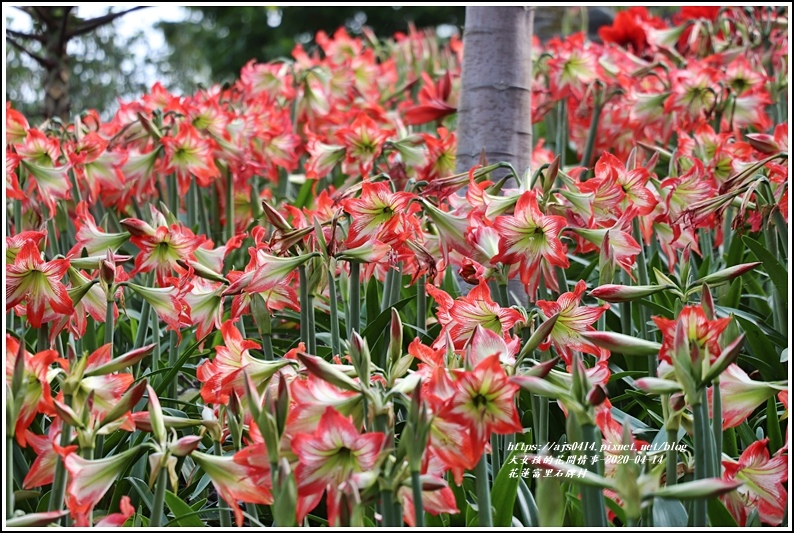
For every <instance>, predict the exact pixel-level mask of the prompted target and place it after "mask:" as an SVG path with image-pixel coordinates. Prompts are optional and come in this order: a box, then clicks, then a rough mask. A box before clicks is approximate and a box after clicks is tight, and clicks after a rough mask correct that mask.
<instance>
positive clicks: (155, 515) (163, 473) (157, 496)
mask: <svg viewBox="0 0 794 533" xmlns="http://www.w3.org/2000/svg"><path fill="white" fill-rule="evenodd" d="M167 485H168V471H167V470H166V469H165V468H161V469H160V473H159V474H157V483H156V485H155V488H154V499H153V500H152V516H151V518H150V519H149V527H160V526H162V523H163V508H164V504H165V488H166V486H167ZM219 501H220V500H219Z"/></svg>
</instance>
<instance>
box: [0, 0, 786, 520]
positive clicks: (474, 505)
mask: <svg viewBox="0 0 794 533" xmlns="http://www.w3.org/2000/svg"><path fill="white" fill-rule="evenodd" d="M539 9H542V8H539ZM600 37H601V40H602V41H603V42H602V43H594V42H590V41H588V40H587V39H586V37H585V36H584V35H583V34H574V35H570V36H567V37H554V38H552V39H551V40H549V41H548V42H546V43H543V44H541V43H540V41H538V40H537V39H535V40H534V41H533V42H532V50H533V54H532V55H533V61H534V63H533V74H534V76H533V80H532V87H531V100H532V101H531V103H532V122H533V124H532V125H531V129H532V130H533V137H534V141H533V142H532V146H527V147H526V149H527V150H531V158H530V159H531V166H530V168H529V169H523V168H513V167H512V166H511V165H510V164H509V163H506V162H500V161H487V160H486V158H485V157H483V158H482V160H481V161H480V164H478V165H477V166H475V167H473V168H470V169H468V168H467V169H456V166H455V154H456V145H457V137H456V126H457V118H458V117H457V105H458V101H459V93H460V86H461V84H460V80H461V76H462V73H461V64H462V57H463V54H465V47H464V43H463V41H462V40H460V39H457V38H455V37H453V38H452V39H451V40H450V41H449V42H443V43H442V42H440V41H439V40H438V39H437V38H436V37H435V35H434V34H431V33H426V32H419V31H414V30H412V31H410V32H409V33H407V34H397V35H395V36H393V37H391V38H388V39H386V40H379V39H378V38H377V37H376V36H374V35H372V34H371V33H368V32H366V31H365V33H364V35H363V36H361V37H351V36H349V35H348V34H347V33H346V32H345V31H344V30H339V31H337V32H336V33H334V34H333V35H332V36H329V35H326V34H324V33H320V34H318V35H317V37H316V42H317V44H318V49H317V50H316V51H314V50H304V48H303V47H301V46H300V45H297V46H296V48H295V50H294V52H293V55H292V58H290V59H288V60H287V59H283V60H279V61H273V62H270V63H256V62H254V61H252V62H250V63H249V64H247V65H246V66H245V67H244V68H243V69H242V71H241V73H240V77H239V79H238V80H236V81H235V82H234V83H231V84H226V85H224V86H213V87H210V88H202V89H200V90H197V91H196V92H195V93H194V94H190V95H183V96H177V95H174V94H172V93H170V92H169V91H168V90H167V89H166V88H165V87H163V86H162V85H161V84H159V83H158V84H155V85H154V86H153V87H152V89H151V91H150V92H149V93H148V94H146V95H144V96H142V97H141V98H140V99H138V100H134V101H129V102H122V103H121V104H120V109H119V111H118V112H117V113H116V114H115V115H114V116H112V118H110V119H109V120H107V121H104V120H102V119H100V114H99V113H98V112H97V111H94V110H91V111H86V112H83V113H80V114H79V115H75V116H74V117H73V119H72V120H70V121H68V122H62V121H59V120H50V121H48V122H46V123H43V124H31V123H30V122H29V121H28V119H27V118H26V117H25V116H23V115H22V114H21V113H19V112H18V111H17V110H15V108H14V102H9V103H7V105H6V151H5V155H6V189H5V191H6V197H7V201H6V214H7V220H8V226H7V228H6V232H7V233H6V267H5V273H6V276H5V279H6V337H5V346H6V358H5V360H6V388H5V405H6V412H5V416H6V418H5V420H6V425H5V429H6V433H5V436H6V442H5V460H6V462H5V469H4V472H5V478H4V481H5V486H4V489H5V494H6V498H5V508H6V512H5V520H6V522H5V524H6V525H7V526H43V525H47V524H53V523H60V524H61V525H64V526H77V527H87V526H122V525H125V526H132V527H140V526H149V527H158V526H180V527H191V528H199V527H217V526H221V527H231V526H232V525H233V524H234V525H237V526H253V527H262V526H272V525H275V526H279V527H288V526H296V525H305V526H353V527H366V526H385V527H390V526H391V527H395V526H401V525H409V526H435V527H450V526H458V527H460V526H501V527H509V526H524V527H539V526H543V527H555V526H575V527H582V526H586V527H606V526H609V525H613V526H620V527H635V526H654V527H666V528H672V527H684V526H707V525H710V526H717V527H736V526H742V527H744V526H761V525H768V526H780V525H787V524H788V522H789V517H788V513H787V507H788V493H787V487H788V471H789V462H788V461H789V459H788V441H789V434H788V420H787V419H788V376H789V361H788V346H789V340H788V324H789V317H788V314H789V307H788V306H789V301H788V298H789V289H788V283H789V281H788V245H789V236H788V201H789V200H788V180H789V170H788V169H789V163H788V129H789V128H788V105H789V100H788V99H787V94H788V90H789V86H788V77H789V72H788V60H789V58H788V46H789V43H788V39H789V35H788V18H787V17H786V16H783V15H781V14H780V13H778V12H777V11H776V10H774V9H770V8H760V7H759V8H742V7H729V8H722V9H719V8H717V7H713V8H710V7H700V8H698V7H684V8H681V9H680V10H679V11H678V12H677V13H676V14H675V15H673V17H672V19H671V20H662V19H660V18H657V17H654V16H652V15H650V14H649V13H648V12H647V11H646V10H645V8H640V7H635V8H630V9H628V10H625V11H620V12H619V13H618V14H617V18H616V20H615V22H614V24H613V25H612V26H609V27H604V28H602V29H601V31H600ZM525 127H526V128H527V129H529V128H530V125H526V126H525Z"/></svg>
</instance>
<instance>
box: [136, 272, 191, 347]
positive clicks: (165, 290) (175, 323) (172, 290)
mask: <svg viewBox="0 0 794 533" xmlns="http://www.w3.org/2000/svg"><path fill="white" fill-rule="evenodd" d="M166 279H167V280H173V283H172V284H171V285H170V286H168V287H144V286H143V285H138V284H135V283H128V284H127V286H128V287H129V288H130V289H132V290H133V291H135V292H136V293H138V295H139V296H140V297H141V298H143V299H144V300H146V301H147V302H149V305H150V306H151V307H152V309H153V310H154V312H155V313H157V316H158V317H160V319H161V320H163V322H165V323H166V324H167V325H168V327H169V329H171V330H173V331H175V332H176V334H177V336H178V337H179V338H180V339H181V338H182V334H181V330H182V328H183V327H186V326H190V325H191V320H190V306H188V304H187V303H186V302H185V294H186V292H187V291H188V290H190V287H191V285H190V283H186V282H187V280H186V279H182V280H176V279H175V278H166ZM179 283H184V284H183V285H181V286H179Z"/></svg>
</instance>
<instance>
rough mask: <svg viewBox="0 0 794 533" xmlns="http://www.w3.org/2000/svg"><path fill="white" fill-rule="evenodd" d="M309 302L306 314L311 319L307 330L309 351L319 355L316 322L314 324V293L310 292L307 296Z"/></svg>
mask: <svg viewBox="0 0 794 533" xmlns="http://www.w3.org/2000/svg"><path fill="white" fill-rule="evenodd" d="M307 304H308V313H307V314H306V316H307V318H308V319H309V324H308V329H307V331H306V333H307V335H308V338H309V344H308V346H309V353H310V354H312V355H317V332H316V331H315V324H314V295H313V294H309V295H308V296H307Z"/></svg>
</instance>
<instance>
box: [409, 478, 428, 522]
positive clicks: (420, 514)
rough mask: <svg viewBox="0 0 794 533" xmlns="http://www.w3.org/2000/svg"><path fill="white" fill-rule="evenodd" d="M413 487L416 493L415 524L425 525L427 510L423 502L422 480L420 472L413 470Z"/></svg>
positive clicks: (414, 493)
mask: <svg viewBox="0 0 794 533" xmlns="http://www.w3.org/2000/svg"><path fill="white" fill-rule="evenodd" d="M411 489H412V490H413V495H414V526H415V527H425V511H424V507H423V504H422V481H421V480H420V479H419V472H417V471H413V472H411Z"/></svg>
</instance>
